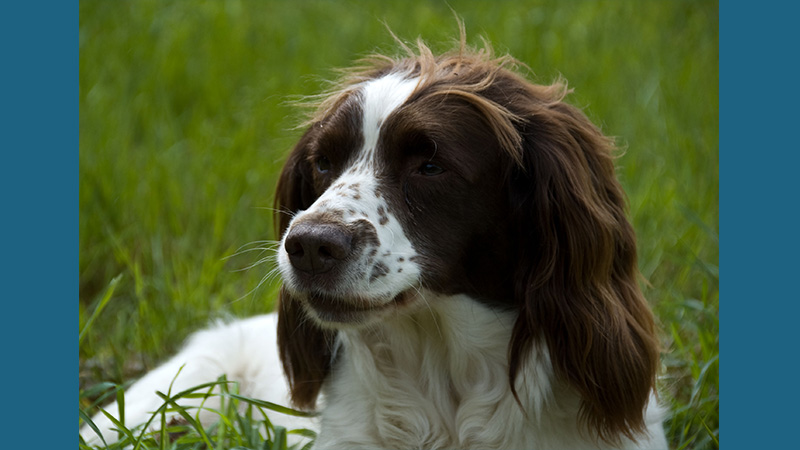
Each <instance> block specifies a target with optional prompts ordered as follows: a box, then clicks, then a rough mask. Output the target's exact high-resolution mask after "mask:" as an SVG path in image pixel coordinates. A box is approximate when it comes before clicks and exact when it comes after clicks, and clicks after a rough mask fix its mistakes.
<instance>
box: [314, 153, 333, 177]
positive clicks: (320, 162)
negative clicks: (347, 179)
mask: <svg viewBox="0 0 800 450" xmlns="http://www.w3.org/2000/svg"><path fill="white" fill-rule="evenodd" d="M314 165H315V166H316V167H317V172H319V173H328V171H330V170H331V162H330V160H329V159H328V158H326V157H324V156H320V157H319V158H317V160H316V161H315V162H314Z"/></svg>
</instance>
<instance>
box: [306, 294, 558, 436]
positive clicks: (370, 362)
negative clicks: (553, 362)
mask: <svg viewBox="0 0 800 450" xmlns="http://www.w3.org/2000/svg"><path fill="white" fill-rule="evenodd" d="M422 295H426V297H425V299H426V306H427V307H426V308H423V309H420V310H418V311H416V312H414V313H411V314H407V315H403V316H396V317H392V318H389V319H387V320H385V321H383V322H381V323H380V324H379V325H375V326H372V327H369V328H365V329H358V330H345V331H341V332H340V333H339V337H338V343H337V344H338V355H337V357H336V362H335V364H334V369H333V373H332V375H331V379H329V380H328V382H327V383H326V386H325V389H324V390H325V396H326V401H325V403H326V404H327V405H328V406H329V407H328V408H326V409H325V412H324V416H323V428H322V430H321V433H320V439H321V442H320V443H321V444H325V445H328V446H330V447H338V446H342V447H346V446H347V445H356V444H358V445H371V444H374V445H378V446H382V447H410V448H448V447H461V448H463V447H474V446H481V445H482V444H493V445H494V444H496V445H500V446H503V445H513V444H514V443H513V442H506V438H507V437H508V436H521V435H524V434H525V433H524V432H521V433H522V434H520V433H509V432H508V429H509V428H508V427H516V426H519V427H524V426H525V422H526V420H527V419H529V416H526V415H525V414H523V412H522V409H521V408H520V407H519V405H518V404H517V403H516V400H515V399H514V397H513V395H512V394H511V390H510V386H509V383H508V360H507V352H508V342H509V338H510V336H511V332H512V328H513V325H514V320H515V318H516V317H515V314H514V313H512V312H508V311H503V310H494V309H492V308H490V307H488V306H486V305H485V304H482V303H480V302H478V301H475V300H473V299H471V298H470V297H467V296H463V295H457V296H448V297H444V296H437V295H431V294H425V293H423V294H422ZM534 353H537V352H534ZM539 353H540V354H532V355H531V358H530V359H529V361H527V362H526V364H525V366H526V370H525V371H524V374H523V376H522V377H520V380H518V383H517V386H518V391H519V395H520V399H521V401H522V404H523V406H524V407H525V409H526V411H527V412H528V413H532V412H533V413H535V412H536V411H538V410H539V409H540V408H541V407H542V405H543V403H544V401H546V400H547V399H548V398H549V397H550V381H551V379H552V376H551V371H552V369H551V366H550V362H549V358H548V357H547V355H546V352H539ZM522 378H526V380H522ZM531 378H535V381H534V382H531V381H533V380H532V379H531ZM534 390H535V391H536V392H533V391H534ZM497 411H502V412H503V413H502V414H497V413H493V412H497ZM495 422H496V423H495ZM501 422H504V423H501ZM342 430H348V431H347V432H345V433H343V432H342ZM332 433H336V435H335V436H334V435H333V434H332Z"/></svg>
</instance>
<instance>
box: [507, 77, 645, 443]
mask: <svg viewBox="0 0 800 450" xmlns="http://www.w3.org/2000/svg"><path fill="white" fill-rule="evenodd" d="M559 91H560V92H559ZM566 92H567V91H566V88H565V87H563V86H561V87H559V86H550V87H546V88H543V89H541V90H540V91H538V92H534V91H531V93H530V95H529V97H530V98H529V99H528V100H527V101H526V103H525V104H517V105H514V106H513V109H514V112H515V113H516V114H518V115H519V116H520V117H522V118H523V120H522V121H521V122H520V123H518V124H517V125H516V126H517V128H518V130H519V132H520V135H521V137H522V151H523V155H522V164H521V166H518V167H517V169H516V170H515V171H514V172H513V175H512V176H511V178H512V180H511V203H512V209H513V210H514V222H515V223H516V225H514V226H515V227H517V228H516V230H515V231H514V233H515V234H516V239H518V242H520V246H519V255H518V258H519V261H518V264H517V267H518V269H517V270H518V273H517V274H516V275H515V279H516V280H517V281H516V287H515V296H516V301H517V304H518V305H519V308H520V315H519V318H518V320H517V323H516V324H515V327H514V332H513V336H512V340H511V343H510V345H509V361H510V374H509V376H510V380H511V381H512V386H513V381H514V380H515V377H516V375H517V372H518V371H519V370H521V369H520V367H521V365H522V364H523V363H524V355H525V354H526V352H527V351H528V350H529V349H530V348H531V346H532V345H535V343H536V342H538V341H540V340H543V341H544V342H546V343H547V346H548V348H549V351H550V358H551V360H552V363H553V366H554V369H555V371H556V374H557V375H559V377H560V378H561V379H564V380H567V381H568V382H569V384H571V385H572V386H573V387H574V388H575V389H576V390H577V392H579V393H580V395H581V398H582V403H581V418H582V419H583V420H584V423H585V424H586V425H588V429H589V430H591V431H594V432H596V435H597V436H598V437H599V438H601V439H603V440H605V441H608V442H615V441H616V440H617V439H618V437H619V436H620V435H625V436H627V437H630V438H632V439H635V436H636V434H638V433H639V432H642V431H644V430H645V423H644V410H645V407H646V406H647V402H648V399H649V397H650V394H651V392H653V388H654V386H655V376H656V372H657V368H658V358H659V348H658V341H657V338H656V334H655V325H654V320H653V316H652V313H651V311H650V308H649V306H648V304H647V302H646V300H645V299H644V297H643V295H642V293H641V290H640V288H639V285H638V277H639V272H638V268H637V257H636V239H635V235H634V231H633V227H632V226H631V224H630V223H629V222H628V219H627V218H626V213H627V205H626V197H625V194H624V192H623V190H622V187H621V186H620V184H619V182H618V180H617V178H616V175H615V169H614V157H613V154H612V152H613V151H614V145H613V141H612V140H611V139H609V138H607V137H605V136H604V135H603V134H602V133H601V132H600V130H599V129H598V128H597V127H596V126H595V125H593V124H592V123H591V122H590V121H589V120H588V119H587V118H586V116H585V115H584V114H583V113H582V112H581V111H580V110H578V109H577V108H574V107H572V106H570V105H567V104H566V103H563V102H562V101H561V99H562V98H563V96H564V95H565V94H566ZM537 96H539V97H540V98H536V97H537ZM541 96H544V97H545V98H541ZM547 96H549V97H550V98H547ZM515 395H516V393H515Z"/></svg>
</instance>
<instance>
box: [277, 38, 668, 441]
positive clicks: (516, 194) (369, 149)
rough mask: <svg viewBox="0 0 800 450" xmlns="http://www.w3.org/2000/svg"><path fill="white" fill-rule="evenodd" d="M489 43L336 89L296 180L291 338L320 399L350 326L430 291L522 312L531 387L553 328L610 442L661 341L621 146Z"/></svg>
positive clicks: (287, 252)
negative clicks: (540, 348)
mask: <svg viewBox="0 0 800 450" xmlns="http://www.w3.org/2000/svg"><path fill="white" fill-rule="evenodd" d="M515 65H516V63H515V61H514V60H513V59H512V58H510V57H495V56H493V55H492V52H491V51H490V50H488V49H484V50H481V51H470V50H467V49H466V48H465V46H464V44H463V40H462V45H461V46H460V48H458V49H457V50H456V51H455V52H452V53H448V54H444V55H441V56H434V55H432V54H431V52H430V51H429V50H428V48H427V47H425V46H424V45H423V44H422V43H419V52H418V54H417V53H412V52H409V56H407V57H404V58H400V59H392V58H385V57H377V58H374V59H372V60H370V61H368V64H366V65H365V66H363V67H361V68H359V69H356V70H354V71H353V72H351V73H350V74H349V75H348V76H347V77H346V78H345V79H344V80H343V82H342V83H341V85H340V86H339V87H338V89H337V90H336V91H335V92H333V93H331V94H330V95H329V96H327V97H326V99H325V100H324V101H323V102H321V104H320V105H319V107H318V109H317V111H316V113H315V114H314V115H313V117H312V118H311V120H310V124H309V126H308V129H307V131H306V132H305V134H304V135H303V137H302V138H301V139H300V141H299V142H298V144H297V146H296V147H295V148H294V150H293V152H292V153H291V155H290V156H289V159H288V160H287V162H286V165H285V167H284V169H283V173H282V175H281V178H280V182H279V185H278V192H277V198H276V207H277V209H278V213H277V221H278V222H279V223H278V225H279V229H280V230H281V233H282V240H281V245H280V249H279V256H278V262H279V268H280V271H281V275H282V277H283V280H284V285H283V288H282V292H281V298H280V305H279V315H280V320H279V331H278V332H279V345H280V347H281V355H282V358H283V363H284V367H285V370H286V372H287V375H288V377H289V380H290V383H291V388H292V395H293V400H294V402H295V403H296V404H297V405H298V406H300V407H307V408H308V407H313V405H314V403H315V399H316V397H317V394H318V392H319V389H320V386H321V384H322V382H323V380H324V379H325V377H326V375H327V374H328V372H329V370H330V364H331V346H332V344H333V340H334V337H335V333H336V330H337V329H340V328H342V327H359V326H364V325H365V324H375V323H378V322H380V321H381V320H389V319H390V318H391V316H393V315H397V314H403V313H404V312H405V311H413V310H414V309H415V308H417V307H419V305H420V304H422V303H424V301H425V300H424V299H422V298H421V297H422V294H420V293H421V292H426V291H427V292H435V293H443V294H458V293H462V294H468V295H470V296H471V297H473V298H475V299H477V300H479V301H482V302H485V303H487V304H490V305H494V306H496V307H498V308H505V309H511V310H514V311H516V312H517V313H518V319H517V322H516V324H515V327H514V331H513V335H512V338H511V340H510V342H509V347H508V358H509V359H508V361H509V380H510V382H512V383H511V384H512V387H513V386H514V383H513V380H514V379H515V378H516V375H517V373H518V371H519V370H520V367H521V364H522V363H523V362H524V359H525V355H526V354H527V353H528V351H529V350H530V347H531V345H533V343H534V342H536V341H537V340H542V341H543V342H546V344H547V345H548V347H549V349H550V353H551V358H552V360H553V364H554V366H555V369H556V373H557V374H558V375H559V376H561V377H562V378H563V379H565V380H566V381H567V382H569V383H570V384H571V385H572V386H573V387H574V388H575V389H576V390H577V391H578V392H579V393H580V394H581V396H582V413H583V415H584V418H585V419H586V422H587V423H588V424H589V425H590V427H591V428H592V429H593V430H595V431H596V432H597V433H598V435H600V436H601V437H603V438H611V439H613V438H614V436H618V435H620V434H625V435H628V436H631V435H632V434H633V433H635V432H637V431H641V430H642V429H643V427H644V424H643V417H642V415H643V410H644V407H645V406H646V403H647V399H648V397H649V394H650V392H651V391H652V388H653V385H654V378H655V373H656V368H657V361H658V348H657V343H656V340H655V336H654V325H653V318H652V315H651V313H650V311H649V308H648V306H647V304H646V302H645V301H644V299H643V297H642V295H641V292H640V290H639V287H638V284H637V280H636V276H637V273H638V272H637V266H636V243H635V237H634V232H633V230H632V227H631V226H630V224H629V222H628V221H627V219H626V214H625V212H626V211H625V197H624V193H623V191H622V189H621V187H620V185H619V183H618V182H617V180H616V177H615V173H614V164H613V155H612V152H613V149H614V146H613V142H612V141H611V140H610V139H608V138H606V137H605V136H604V135H603V134H602V133H601V132H600V131H599V130H598V128H597V127H595V126H594V125H593V124H592V123H591V122H590V121H589V120H587V118H586V117H585V116H584V114H583V113H582V112H581V111H580V110H578V109H576V108H574V107H572V106H570V105H568V104H566V103H564V102H563V101H562V100H563V98H564V96H565V95H566V94H567V93H568V90H567V88H566V86H565V84H564V83H562V82H557V83H555V84H553V85H547V86H541V85H535V84H532V83H530V82H528V81H526V80H525V79H524V78H523V77H521V76H520V75H518V74H516V73H515V72H514V71H513V70H512V69H513V67H514V66H515Z"/></svg>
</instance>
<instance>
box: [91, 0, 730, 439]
mask: <svg viewBox="0 0 800 450" xmlns="http://www.w3.org/2000/svg"><path fill="white" fill-rule="evenodd" d="M448 4H449V6H448ZM450 7H452V8H453V9H454V10H455V11H456V12H457V13H458V15H459V16H461V17H462V18H463V19H464V22H465V24H466V27H467V34H468V42H469V43H471V44H473V45H480V36H484V37H486V38H488V40H489V41H491V42H492V43H493V44H494V46H495V49H496V50H497V51H498V52H499V53H503V52H508V53H511V54H512V55H514V56H515V57H517V58H518V59H520V60H521V61H523V62H525V63H526V64H527V65H528V66H530V67H531V68H532V69H533V71H534V72H535V74H536V77H537V80H538V81H540V82H550V81H552V80H553V79H555V78H556V77H557V76H558V75H563V76H564V77H565V78H566V79H567V80H569V83H570V86H571V87H573V88H574V89H575V93H574V94H573V95H572V96H571V97H570V101H572V102H573V103H574V104H577V105H579V106H582V107H584V108H585V109H586V111H587V113H588V114H589V116H590V117H591V118H593V119H594V120H595V121H596V122H597V123H598V124H600V125H601V126H602V128H603V130H604V131H605V132H606V133H607V134H609V135H613V136H616V137H618V140H619V142H620V143H621V144H622V145H623V146H624V148H625V149H626V153H625V155H624V156H623V157H622V158H621V159H620V160H619V162H618V165H619V176H620V178H621V180H622V182H623V184H624V186H625V188H626V190H627V192H628V195H629V200H630V206H631V218H632V221H633V223H634V226H635V228H636V230H637V233H638V243H639V253H640V267H641V270H642V273H643V274H644V276H645V278H646V279H647V284H646V286H645V292H646V295H647V297H648V298H649V300H650V301H651V303H652V304H653V307H654V309H655V311H656V314H657V316H658V318H659V320H660V323H661V327H662V331H663V342H664V345H665V352H664V358H663V363H664V371H663V393H662V400H664V401H665V402H667V403H668V404H670V405H671V416H670V417H669V419H668V421H667V423H666V426H667V432H668V436H669V439H670V443H671V445H672V446H673V448H676V449H683V448H687V449H706V448H718V440H719V413H718V406H719V397H718V394H719V389H718V386H719V357H718V355H719V339H718V330H719V319H718V311H719V273H718V255H719V251H718V217H719V208H718V201H719V193H718V180H719V165H718V125H719V122H718V96H719V91H718V84H717V82H718V74H719V72H718V59H719V57H718V30H719V24H718V16H717V3H716V2H708V1H692V2H690V1H672V2H642V1H613V2H611V1H587V2H580V1H574V2H560V1H556V0H547V1H515V2H510V1H509V2H503V1H497V2H473V1H450V2H449V3H444V2H439V1H436V2H434V1H430V2H423V1H419V2H391V3H390V2H377V1H376V2H367V1H359V2H353V1H350V2H333V1H322V0H315V1H296V2H281V1H262V2H254V1H253V2H248V1H225V2H184V1H174V2H160V1H155V0H139V1H131V2H108V1H99V0H93V1H85V0H82V1H81V2H80V91H79V105H80V106H79V107H80V274H79V276H80V304H79V311H80V317H79V321H80V322H79V323H80V329H81V330H82V335H81V337H80V378H81V390H82V396H81V407H82V408H86V409H87V413H90V414H91V413H93V412H94V410H93V408H92V403H93V401H94V400H96V399H97V396H96V392H95V391H96V390H97V388H99V387H103V386H104V385H99V384H98V383H100V382H103V381H110V382H112V383H116V384H122V383H123V382H124V381H128V380H130V379H132V378H134V377H136V376H138V375H140V374H141V373H142V372H143V371H145V370H147V369H151V368H153V367H154V366H155V365H157V364H158V362H159V361H161V360H163V359H164V358H165V357H167V356H168V355H170V354H172V353H174V352H175V351H176V350H177V349H178V347H179V346H180V344H181V342H182V341H183V339H184V338H185V337H186V336H187V335H188V333H190V332H191V331H192V330H196V329H197V328H199V327H202V326H204V325H205V324H207V323H208V321H209V319H210V318H212V317H217V316H227V315H234V316H244V315H251V314H256V313H261V312H266V311H269V310H270V309H271V307H272V303H273V300H274V293H275V289H276V280H267V282H265V283H263V284H261V285H260V286H259V283H261V281H262V279H263V278H264V277H265V275H266V274H267V273H268V271H269V270H270V269H271V267H270V266H269V265H268V264H261V265H258V266H256V267H255V268H252V269H248V270H242V269H244V268H246V267H248V266H250V265H251V264H253V263H254V262H256V261H257V260H258V258H259V257H260V256H264V255H260V256H259V254H258V252H254V253H245V254H243V255H240V256H236V257H230V256H231V255H233V254H234V253H236V250H237V249H238V248H240V247H241V246H243V245H246V244H248V243H253V242H256V241H262V240H268V239H274V238H275V236H274V233H273V229H272V219H271V212H270V211H269V209H268V208H269V207H271V205H272V198H273V189H274V186H275V182H276V177H277V173H278V170H279V168H280V166H281V163H282V161H283V159H284V158H285V156H286V154H287V152H288V150H289V149H291V147H292V145H293V143H294V141H295V140H296V139H297V138H298V136H299V133H300V130H297V129H296V128H295V125H297V124H298V123H299V122H300V120H301V117H300V113H299V111H298V110H297V109H296V108H294V107H292V106H291V104H290V103H291V101H292V100H294V99H297V98H298V96H301V95H308V94H314V93H318V92H319V91H320V89H321V87H322V86H323V84H324V80H325V79H329V78H331V77H333V76H334V73H333V71H332V69H333V68H336V67H346V66H348V65H350V64H352V62H353V61H354V60H355V59H357V58H358V57H360V56H364V55H366V54H369V53H371V52H374V51H383V52H388V53H392V54H394V53H396V52H397V47H396V45H395V44H394V42H393V40H392V38H391V36H390V35H389V34H388V33H387V32H386V30H385V28H384V25H383V22H384V21H385V22H386V23H387V24H388V25H389V26H390V27H391V28H392V30H393V31H394V32H395V33H396V34H397V35H398V36H400V37H401V38H403V39H404V40H407V41H408V40H413V39H415V38H416V37H417V36H422V37H423V38H424V39H425V40H426V42H428V43H429V44H430V45H431V46H432V47H433V48H434V49H435V50H444V49H447V48H449V47H450V44H451V42H452V40H453V39H454V38H455V37H456V36H457V25H456V22H455V20H454V18H453V14H452V12H451V10H450ZM112 288H113V292H111V293H110V294H108V295H106V294H107V293H109V291H111V289H112ZM101 304H102V305H103V308H102V309H99V306H100V305H101ZM95 313H97V314H95ZM93 314H94V320H90V318H92V317H93ZM89 322H91V323H89ZM87 324H89V325H90V326H88V327H86V325H87ZM84 330H85V332H84ZM231 414H234V413H231ZM234 416H235V414H234ZM226 417H229V419H228V420H229V421H230V422H231V423H236V421H237V420H238V419H237V418H236V417H232V416H226ZM245 419H246V418H245ZM243 420H244V419H243ZM237 427H238V425H236V426H232V429H233V428H236V429H238V428H237ZM236 433H245V432H244V431H242V430H239V431H237V432H236ZM245 434H246V433H245ZM242 435H243V434H240V436H242ZM186 439H190V438H189V437H186ZM263 439H265V440H266V441H269V439H272V438H270V437H269V436H264V437H263ZM234 441H235V440H234ZM234 441H230V442H231V444H230V446H231V447H233V446H236V445H240V446H243V447H246V448H257V447H258V446H260V445H263V442H255V441H253V442H249V441H247V442H245V441H242V442H243V443H240V444H237V443H235V442H234ZM220 442H221V441H220ZM269 442H271V441H269ZM151 444H153V443H152V442H151ZM251 444H252V445H251ZM181 445H183V444H181ZM191 445H194V444H186V447H180V446H178V447H176V448H190V447H191ZM214 445H215V446H218V445H217V443H216V441H215V444H214ZM219 445H222V446H223V447H224V445H225V444H219ZM218 448H221V447H219V446H218Z"/></svg>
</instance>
